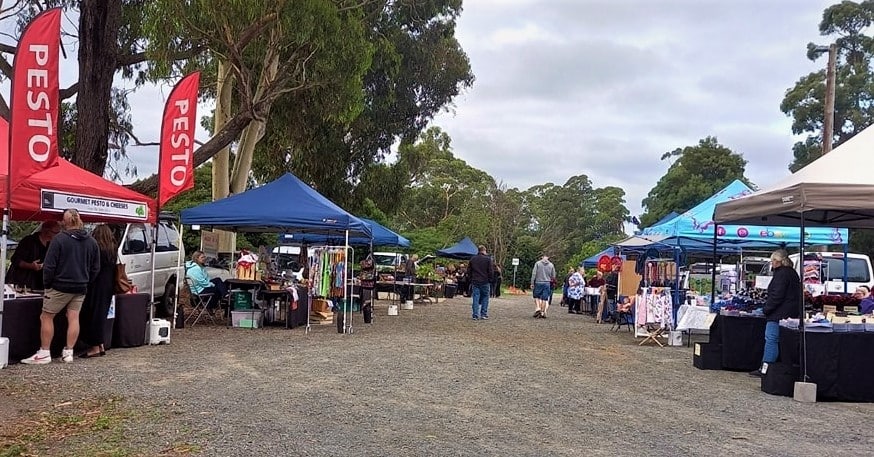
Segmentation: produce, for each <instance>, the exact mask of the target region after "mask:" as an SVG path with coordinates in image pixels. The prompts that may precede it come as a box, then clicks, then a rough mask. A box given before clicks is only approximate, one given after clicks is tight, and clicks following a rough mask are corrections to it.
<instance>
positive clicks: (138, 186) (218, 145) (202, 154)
mask: <svg viewBox="0 0 874 457" xmlns="http://www.w3.org/2000/svg"><path fill="white" fill-rule="evenodd" d="M258 109H259V108H258V107H257V106H256V107H255V109H254V111H255V112H258ZM252 119H253V112H252V111H245V112H241V113H237V114H235V115H234V117H232V118H231V120H230V121H228V123H227V124H225V128H224V129H222V130H221V131H220V132H219V133H218V134H216V135H214V136H213V137H212V138H210V139H209V141H207V142H206V143H204V144H203V146H201V147H199V148H197V150H196V151H194V164H193V166H194V168H197V167H199V166H200V165H203V163H204V162H206V161H207V160H209V159H211V158H213V156H215V155H216V154H218V152H219V151H221V150H222V148H224V147H225V146H227V145H229V144H231V142H233V141H234V140H235V139H236V138H237V137H239V136H240V133H242V132H243V129H245V128H246V126H247V125H248V124H249V122H251V121H252ZM130 188H131V189H132V190H135V191H137V192H139V193H142V194H149V195H154V194H155V192H157V191H158V175H157V174H154V175H152V176H149V177H148V178H145V179H142V180H140V181H137V182H135V183H133V184H131V186H130Z"/></svg>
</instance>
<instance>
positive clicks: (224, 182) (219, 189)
mask: <svg viewBox="0 0 874 457" xmlns="http://www.w3.org/2000/svg"><path fill="white" fill-rule="evenodd" d="M216 86H217V87H216V93H217V94H218V100H217V101H216V110H215V114H214V116H213V121H214V122H213V131H212V134H213V135H217V134H218V132H220V131H221V129H223V128H224V127H225V124H227V123H228V119H230V117H231V95H232V94H233V87H234V81H233V77H232V76H231V72H230V69H229V68H228V66H227V65H226V64H225V62H224V61H219V64H218V80H217V81H216ZM229 149H230V148H229V146H225V147H223V148H222V149H221V150H220V151H219V152H218V154H216V155H215V157H213V159H212V199H213V200H218V199H220V198H225V197H227V196H228V189H229V188H230V187H229V183H228V177H229V176H230V174H231V173H230V164H231V162H230V157H231V154H230V150H229Z"/></svg>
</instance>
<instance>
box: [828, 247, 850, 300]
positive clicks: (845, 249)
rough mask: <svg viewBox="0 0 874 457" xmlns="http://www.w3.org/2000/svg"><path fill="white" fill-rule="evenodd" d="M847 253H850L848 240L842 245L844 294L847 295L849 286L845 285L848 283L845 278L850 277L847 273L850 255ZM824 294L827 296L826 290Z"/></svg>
mask: <svg viewBox="0 0 874 457" xmlns="http://www.w3.org/2000/svg"><path fill="white" fill-rule="evenodd" d="M849 251H850V240H847V242H845V243H844V293H845V294H846V293H849V285H847V281H848V279H847V276H849V275H850V272H849V263H850V254H849ZM825 293H826V294H827V293H828V290H826V291H825Z"/></svg>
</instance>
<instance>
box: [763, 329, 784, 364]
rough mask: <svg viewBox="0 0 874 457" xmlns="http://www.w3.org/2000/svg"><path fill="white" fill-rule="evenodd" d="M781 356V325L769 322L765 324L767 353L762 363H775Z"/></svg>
mask: <svg viewBox="0 0 874 457" xmlns="http://www.w3.org/2000/svg"><path fill="white" fill-rule="evenodd" d="M779 355H780V324H779V323H777V322H771V321H768V323H767V324H765V353H764V355H762V363H774V362H776V361H777V357H778V356H779Z"/></svg>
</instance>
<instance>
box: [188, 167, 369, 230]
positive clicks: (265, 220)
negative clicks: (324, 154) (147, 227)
mask: <svg viewBox="0 0 874 457" xmlns="http://www.w3.org/2000/svg"><path fill="white" fill-rule="evenodd" d="M181 219H182V223H183V224H192V225H195V224H196V225H205V226H210V227H213V228H216V229H220V230H228V231H242V232H277V233H279V232H300V233H320V234H328V235H331V234H345V233H346V231H347V230H348V231H349V235H350V236H353V235H355V236H364V237H368V238H369V237H370V236H371V229H370V226H368V225H367V224H366V223H365V222H364V221H362V220H361V219H359V218H357V217H355V216H353V215H351V214H349V213H348V212H346V210H344V209H343V208H340V207H339V206H337V205H336V204H335V203H334V202H332V201H330V200H328V199H327V198H325V196H323V195H322V194H320V193H318V192H316V190H315V189H313V188H312V187H310V186H308V185H307V184H306V183H304V182H303V181H301V180H300V179H298V178H297V176H294V175H293V174H291V173H286V174H285V175H283V176H282V177H280V178H279V179H277V180H276V181H273V182H271V183H268V184H265V185H263V186H260V187H256V188H254V189H250V190H247V191H246V192H243V193H240V194H237V195H232V196H230V197H227V198H223V199H221V200H216V201H214V202H210V203H205V204H203V205H199V206H195V207H194V208H188V209H184V210H182V216H181Z"/></svg>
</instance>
